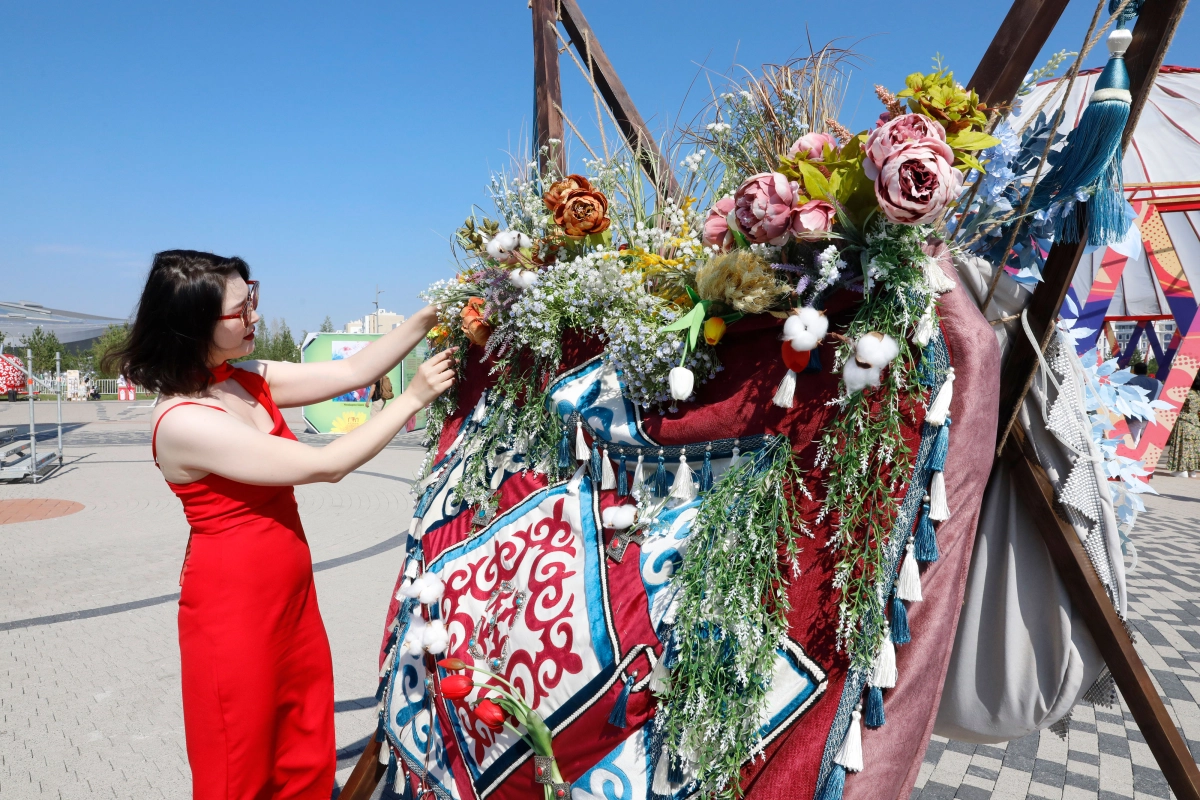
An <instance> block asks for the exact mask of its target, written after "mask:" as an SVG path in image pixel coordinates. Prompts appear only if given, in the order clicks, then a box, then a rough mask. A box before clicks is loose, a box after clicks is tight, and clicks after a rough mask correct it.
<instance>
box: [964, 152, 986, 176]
mask: <svg viewBox="0 0 1200 800" xmlns="http://www.w3.org/2000/svg"><path fill="white" fill-rule="evenodd" d="M957 155H958V160H959V161H961V162H962V163H963V164H965V165H966V166H967V167H969V168H970V169H977V170H979V171H980V172H981V173H986V172H987V170H986V169H984V168H983V164H980V163H979V159H977V158H975V156H973V155H971V154H970V153H958V154H957Z"/></svg>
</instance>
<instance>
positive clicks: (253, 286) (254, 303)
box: [217, 281, 258, 328]
mask: <svg viewBox="0 0 1200 800" xmlns="http://www.w3.org/2000/svg"><path fill="white" fill-rule="evenodd" d="M246 285H247V286H249V287H250V290H249V291H248V292H247V293H246V302H245V303H243V304H242V310H241V311H239V312H238V313H236V314H225V315H224V316H221V317H217V319H239V318H240V319H241V320H242V324H243V325H245V326H246V327H247V328H249V327H250V312H251V311H254V310H257V309H258V281H246Z"/></svg>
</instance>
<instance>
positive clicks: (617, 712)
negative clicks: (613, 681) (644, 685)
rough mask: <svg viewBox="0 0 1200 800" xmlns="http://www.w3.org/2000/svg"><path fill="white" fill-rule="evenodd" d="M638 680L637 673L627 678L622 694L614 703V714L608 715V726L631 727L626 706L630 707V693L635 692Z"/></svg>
mask: <svg viewBox="0 0 1200 800" xmlns="http://www.w3.org/2000/svg"><path fill="white" fill-rule="evenodd" d="M635 680H637V673H636V672H635V673H634V674H632V675H626V676H625V685H624V686H622V687H621V693H620V694H619V695H617V702H615V703H613V709H612V713H610V714H609V715H608V724H609V725H614V726H616V727H618V728H627V727H629V720H628V719H627V717H626V713H625V710H626V706H628V705H629V692H630V691H632V690H633V682H634V681H635Z"/></svg>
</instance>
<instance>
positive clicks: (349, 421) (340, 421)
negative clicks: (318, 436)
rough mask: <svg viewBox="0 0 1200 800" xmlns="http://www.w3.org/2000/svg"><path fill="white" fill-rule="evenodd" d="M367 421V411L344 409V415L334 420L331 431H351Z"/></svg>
mask: <svg viewBox="0 0 1200 800" xmlns="http://www.w3.org/2000/svg"><path fill="white" fill-rule="evenodd" d="M366 421H367V412H365V411H343V412H342V415H341V416H340V417H338V418H337V419H335V420H334V421H333V425H332V426H331V427H330V429H329V432H330V433H349V432H350V431H352V430H354V429H355V428H357V427H358V426H359V425H362V424H363V423H364V422H366Z"/></svg>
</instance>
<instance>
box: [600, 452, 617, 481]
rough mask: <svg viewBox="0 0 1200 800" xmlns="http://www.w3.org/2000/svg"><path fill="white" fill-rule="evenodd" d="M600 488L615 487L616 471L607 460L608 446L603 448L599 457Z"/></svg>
mask: <svg viewBox="0 0 1200 800" xmlns="http://www.w3.org/2000/svg"><path fill="white" fill-rule="evenodd" d="M600 488H601V489H615V488H617V473H616V472H615V471H614V470H613V465H612V462H611V461H609V460H608V448H607V447H605V448H604V452H603V453H602V458H601V459H600Z"/></svg>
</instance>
